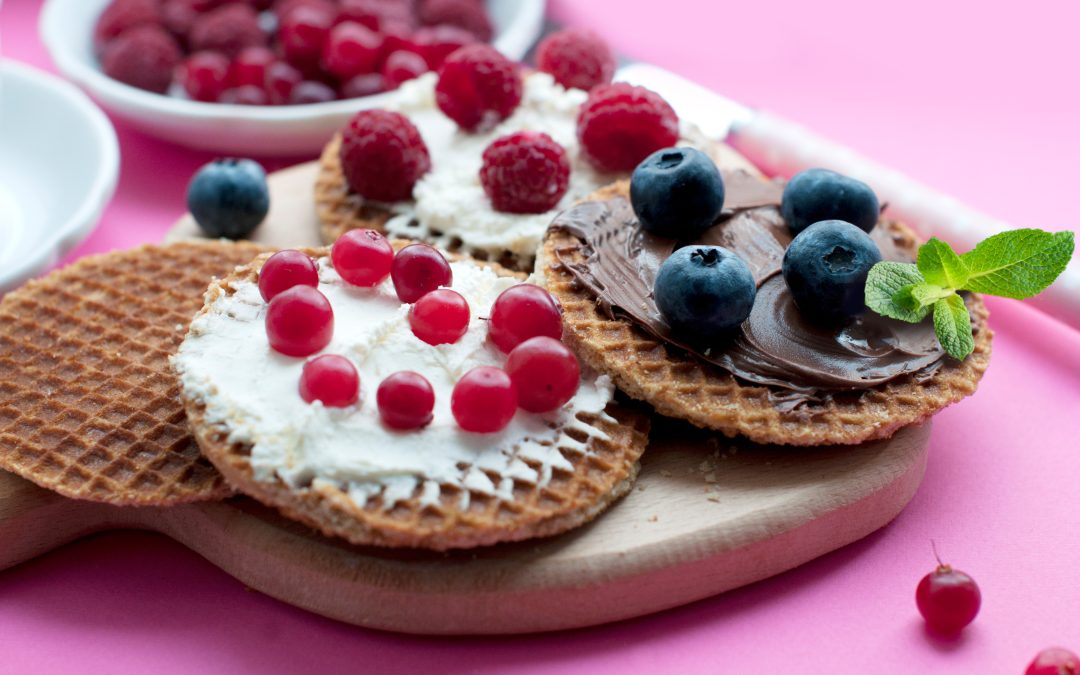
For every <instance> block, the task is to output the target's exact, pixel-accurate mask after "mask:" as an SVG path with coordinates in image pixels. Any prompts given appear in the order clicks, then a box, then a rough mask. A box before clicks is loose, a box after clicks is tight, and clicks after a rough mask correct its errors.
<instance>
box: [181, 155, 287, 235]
mask: <svg viewBox="0 0 1080 675" xmlns="http://www.w3.org/2000/svg"><path fill="white" fill-rule="evenodd" d="M187 206H188V211H191V215H192V216H194V217H195V222H196V223H198V224H199V227H200V228H202V230H203V232H205V233H206V234H207V235H208V236H211V237H228V238H229V239H242V238H244V237H246V236H248V235H249V234H251V231H252V230H254V229H255V227H256V226H257V225H258V224H259V223H261V222H262V221H263V218H265V217H266V212H267V211H269V210H270V191H269V189H268V188H267V186H266V172H265V171H263V168H262V167H261V166H259V164H258V163H257V162H255V161H253V160H250V159H215V160H214V161H212V162H210V163H209V164H207V165H205V166H203V167H202V168H201V169H199V170H198V172H196V173H195V176H194V177H193V178H192V179H191V183H189V184H188V192H187Z"/></svg>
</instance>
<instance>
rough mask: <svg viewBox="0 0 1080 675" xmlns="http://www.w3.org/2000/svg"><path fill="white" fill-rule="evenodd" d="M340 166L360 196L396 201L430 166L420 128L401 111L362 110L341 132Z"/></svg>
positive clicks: (407, 193)
mask: <svg viewBox="0 0 1080 675" xmlns="http://www.w3.org/2000/svg"><path fill="white" fill-rule="evenodd" d="M341 168H342V170H343V171H344V172H345V178H346V179H347V180H348V182H349V187H351V188H352V189H353V190H355V191H356V193H357V194H359V195H360V196H361V197H365V198H367V199H374V200H376V201H380V202H396V201H400V200H402V199H410V198H411V197H412V192H413V186H415V185H416V182H417V181H418V180H420V177H421V176H423V175H424V174H425V173H427V171H428V169H430V168H431V157H430V156H429V155H428V149H427V145H426V144H425V143H424V139H423V138H422V137H421V136H420V131H419V130H418V129H417V128H416V126H415V125H413V123H412V122H410V121H409V118H408V117H405V116H404V115H402V114H401V113H396V112H391V111H389V110H361V111H360V112H358V113H356V115H354V116H353V118H352V120H351V121H350V122H349V126H347V127H345V130H344V131H343V132H342V134H341Z"/></svg>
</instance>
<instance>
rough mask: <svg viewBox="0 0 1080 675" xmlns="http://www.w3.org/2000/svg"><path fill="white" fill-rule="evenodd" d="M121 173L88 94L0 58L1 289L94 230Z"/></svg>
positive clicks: (109, 134) (111, 138)
mask: <svg viewBox="0 0 1080 675" xmlns="http://www.w3.org/2000/svg"><path fill="white" fill-rule="evenodd" d="M119 173H120V147H119V145H118V144H117V142H116V132H115V131H113V127H112V124H110V123H109V119H108V118H107V117H105V114H104V113H103V112H101V110H100V109H99V108H98V107H97V106H96V105H94V103H93V102H92V101H91V100H90V99H89V98H87V96H86V95H85V94H83V93H82V92H81V91H79V90H78V89H77V88H76V87H74V86H73V85H71V84H70V83H68V82H65V81H64V80H62V79H60V78H58V77H56V76H55V75H50V74H49V73H46V72H43V71H41V70H38V69H36V68H30V67H29V66H25V65H23V64H20V63H16V62H13V61H6V60H3V61H0V293H3V292H5V291H8V290H11V289H12V288H15V287H16V286H18V285H20V284H21V283H22V282H24V281H26V280H27V279H29V278H31V277H33V276H35V275H37V274H38V273H40V272H42V271H43V270H45V268H47V267H48V266H49V265H52V264H53V263H55V262H56V261H57V260H59V259H60V257H61V256H63V255H64V254H65V253H67V252H68V251H70V250H71V249H72V248H74V247H75V246H76V245H77V244H78V243H79V242H81V241H82V240H83V239H85V238H86V237H87V236H88V235H89V234H90V232H92V231H93V229H94V228H95V227H96V226H97V223H98V220H100V218H101V212H102V211H103V210H104V209H105V205H106V204H108V202H109V200H110V199H112V196H113V192H114V191H115V190H116V181H117V177H118V176H119Z"/></svg>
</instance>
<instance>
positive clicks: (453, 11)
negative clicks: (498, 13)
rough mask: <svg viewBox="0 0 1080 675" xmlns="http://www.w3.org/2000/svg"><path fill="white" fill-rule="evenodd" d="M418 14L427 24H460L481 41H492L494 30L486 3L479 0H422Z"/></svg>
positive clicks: (421, 21) (421, 20)
mask: <svg viewBox="0 0 1080 675" xmlns="http://www.w3.org/2000/svg"><path fill="white" fill-rule="evenodd" d="M418 15H419V17H420V23H422V24H424V25H425V26H436V25H438V24H441V23H446V24H450V25H452V26H459V27H461V28H464V29H465V30H467V31H469V32H470V33H472V34H473V35H475V36H476V38H477V39H478V40H480V41H481V42H488V41H490V40H491V37H492V34H493V32H494V31H493V30H492V28H491V19H490V18H489V17H488V15H487V10H486V9H484V3H483V2H480V1H479V0H420V11H419V12H418Z"/></svg>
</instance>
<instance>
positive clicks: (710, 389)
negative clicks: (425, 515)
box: [541, 181, 993, 445]
mask: <svg viewBox="0 0 1080 675" xmlns="http://www.w3.org/2000/svg"><path fill="white" fill-rule="evenodd" d="M628 195H629V184H628V182H626V181H622V182H619V183H616V184H614V185H611V186H609V187H607V188H603V189H601V190H599V191H598V192H596V193H595V194H594V195H593V196H592V198H591V199H593V200H608V199H614V198H628ZM881 226H887V227H890V228H892V229H893V230H894V232H896V233H897V234H899V235H900V236H901V237H902V239H903V241H904V248H907V249H909V250H911V251H912V252H913V253H914V251H915V250H916V248H917V244H918V240H917V238H916V236H915V234H914V233H913V232H912V231H911V230H909V229H908V228H906V227H905V226H903V225H901V224H899V223H880V224H879V227H881ZM580 241H581V240H580V239H578V238H577V237H575V236H574V235H572V234H570V233H568V232H566V231H564V230H556V229H552V230H549V231H548V233H547V236H546V238H545V240H544V249H543V253H542V258H541V259H542V260H543V261H545V262H544V270H543V275H544V280H545V284H546V286H547V288H548V290H549V291H551V293H552V294H554V295H555V296H556V297H557V298H558V299H559V301H560V302H561V303H562V306H563V323H564V326H565V333H564V340H566V341H567V343H568V344H570V345H571V346H573V348H574V349H575V351H576V352H577V354H578V357H579V358H580V359H581V360H582V361H583V362H584V363H587V364H588V365H589V366H591V367H592V368H594V369H596V370H597V371H598V372H601V373H606V374H608V375H610V376H611V378H612V379H613V380H614V381H615V384H616V385H617V386H618V387H619V389H621V390H622V391H623V392H625V393H626V394H628V395H629V396H631V397H633V398H636V399H640V400H643V401H646V402H647V403H649V404H650V405H652V406H653V408H655V409H656V411H657V412H659V413H660V414H663V415H667V416H669V417H675V418H679V419H684V420H687V421H689V422H691V423H693V424H695V425H697V426H699V427H704V428H709V429H715V430H717V431H720V432H722V433H724V434H726V435H728V436H735V435H742V436H746V437H747V438H749V439H751V440H753V441H755V442H758V443H777V444H788V445H825V444H854V443H861V442H863V441H867V440H870V439H875V438H886V437H889V436H891V435H892V434H893V433H894V432H896V430H898V429H900V428H901V427H904V426H906V425H909V424H916V423H918V422H921V421H923V420H925V419H927V418H928V417H930V416H931V415H933V414H934V413H935V412H937V411H939V410H941V409H942V408H944V407H945V406H947V405H950V404H952V403H955V402H956V401H959V400H960V399H962V398H964V397H965V396H968V395H970V394H972V393H973V392H974V391H975V387H976V385H977V384H978V381H979V379H980V378H981V377H982V374H983V372H984V371H985V370H986V367H987V365H988V363H989V361H990V343H991V338H992V335H993V333H992V331H991V330H990V329H989V328H988V326H987V323H986V320H987V316H988V312H987V310H986V307H985V305H984V304H983V302H982V300H981V299H980V298H979V297H978V296H977V295H970V296H968V298H967V305H968V309H969V310H970V312H971V318H972V325H973V327H974V329H975V351H974V352H973V353H972V354H971V355H970V356H968V357H967V358H966V359H965V360H964V361H962V362H957V361H955V360H953V359H947V360H946V362H945V363H944V364H943V365H942V366H941V367H940V368H939V369H938V370H937V371H936V372H935V373H934V374H933V375H932V376H930V377H929V378H928V379H925V380H924V381H921V382H920V381H918V380H917V379H916V376H914V375H908V376H904V377H900V378H897V379H894V380H892V381H890V382H888V383H886V384H884V385H881V386H878V387H875V388H872V389H866V390H862V391H859V392H852V393H843V394H837V395H835V396H833V397H832V398H831V399H828V400H824V401H817V402H809V403H807V404H804V405H801V406H798V407H796V408H795V409H793V410H784V409H781V408H779V407H777V406H776V405H774V404H773V402H772V400H771V399H770V393H769V388H768V387H766V386H759V385H753V384H749V383H746V382H744V381H741V380H738V379H736V378H735V377H734V376H732V375H731V374H729V373H727V372H726V371H724V370H722V369H720V368H718V367H716V366H713V365H711V364H708V363H705V362H703V361H701V360H700V359H697V358H695V357H694V356H692V355H690V354H688V353H686V352H685V351H683V350H681V349H678V348H676V347H671V346H668V345H667V344H665V343H663V342H661V341H659V340H657V339H656V338H655V337H653V336H651V335H649V334H648V333H646V332H645V331H644V330H642V329H640V328H638V327H637V326H635V325H634V324H632V323H631V322H629V321H625V320H621V319H619V318H610V317H608V316H607V315H606V314H605V313H604V312H603V311H602V310H601V309H600V308H599V307H598V306H597V303H596V298H595V297H593V296H592V295H591V294H590V293H589V292H588V291H587V290H586V289H583V288H581V287H580V286H579V285H578V284H576V283H575V280H574V277H573V276H572V275H571V274H570V273H569V272H568V271H566V270H565V269H563V268H562V267H561V266H560V265H559V264H558V263H557V262H556V261H558V260H559V258H560V257H562V258H563V259H564V260H567V261H568V262H570V263H574V262H581V261H583V260H584V256H583V255H582V253H581V251H580V246H579V244H580ZM556 252H558V255H556Z"/></svg>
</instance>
